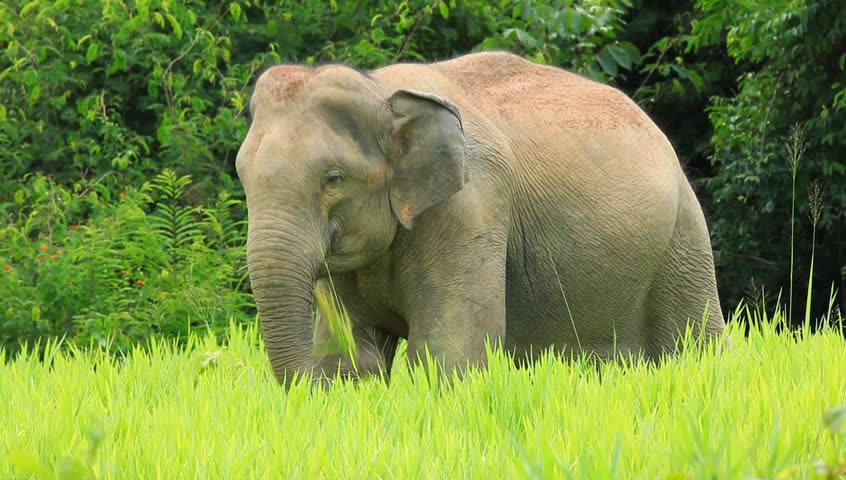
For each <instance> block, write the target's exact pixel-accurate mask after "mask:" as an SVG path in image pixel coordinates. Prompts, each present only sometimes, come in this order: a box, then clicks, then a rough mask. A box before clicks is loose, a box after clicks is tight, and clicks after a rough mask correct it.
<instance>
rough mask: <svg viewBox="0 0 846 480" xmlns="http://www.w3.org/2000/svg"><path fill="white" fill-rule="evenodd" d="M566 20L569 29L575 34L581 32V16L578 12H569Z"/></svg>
mask: <svg viewBox="0 0 846 480" xmlns="http://www.w3.org/2000/svg"><path fill="white" fill-rule="evenodd" d="M567 21H568V22H567V23H568V26H569V27H570V31H572V32H573V33H574V34H576V35H581V34H582V16H581V15H580V14H579V13H578V12H570V15H568V18H567Z"/></svg>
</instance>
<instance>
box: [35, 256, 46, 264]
mask: <svg viewBox="0 0 846 480" xmlns="http://www.w3.org/2000/svg"><path fill="white" fill-rule="evenodd" d="M35 261H36V262H38V263H41V262H43V261H44V257H38V258H36V259H35Z"/></svg>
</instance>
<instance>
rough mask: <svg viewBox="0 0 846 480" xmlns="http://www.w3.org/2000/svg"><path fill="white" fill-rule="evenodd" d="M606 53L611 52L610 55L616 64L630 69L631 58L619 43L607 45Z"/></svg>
mask: <svg viewBox="0 0 846 480" xmlns="http://www.w3.org/2000/svg"><path fill="white" fill-rule="evenodd" d="M608 53H609V54H611V57H612V58H614V61H615V62H617V64H618V65H620V66H621V67H623V68H625V69H626V70H631V69H632V59H631V57H630V56H629V52H627V51H626V49H624V48H623V47H621V46H619V45H608Z"/></svg>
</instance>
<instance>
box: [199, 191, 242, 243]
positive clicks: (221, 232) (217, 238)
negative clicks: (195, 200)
mask: <svg viewBox="0 0 846 480" xmlns="http://www.w3.org/2000/svg"><path fill="white" fill-rule="evenodd" d="M242 204H243V201H241V200H240V199H237V198H232V196H231V195H230V194H229V192H226V191H223V192H220V194H219V195H218V197H217V199H216V200H215V203H214V205H213V206H211V207H206V208H204V209H203V210H202V213H203V216H204V217H205V218H204V220H203V225H204V226H205V227H206V228H207V229H208V230H209V232H210V234H209V235H208V238H209V240H210V246H211V247H212V248H215V249H217V250H218V251H223V250H226V249H228V248H232V247H234V246H236V245H238V244H239V243H240V242H241V239H242V238H243V236H244V234H245V226H246V224H247V222H246V220H237V221H236V220H235V219H233V218H232V208H233V207H237V206H240V205H242Z"/></svg>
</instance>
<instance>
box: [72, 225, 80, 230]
mask: <svg viewBox="0 0 846 480" xmlns="http://www.w3.org/2000/svg"><path fill="white" fill-rule="evenodd" d="M70 228H71V229H72V230H76V229H77V228H79V225H76V224H74V225H71V226H70Z"/></svg>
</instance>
